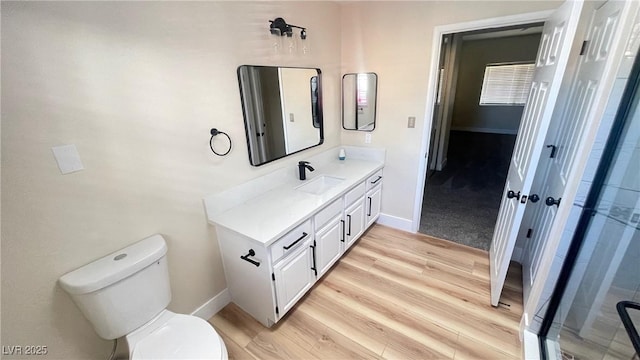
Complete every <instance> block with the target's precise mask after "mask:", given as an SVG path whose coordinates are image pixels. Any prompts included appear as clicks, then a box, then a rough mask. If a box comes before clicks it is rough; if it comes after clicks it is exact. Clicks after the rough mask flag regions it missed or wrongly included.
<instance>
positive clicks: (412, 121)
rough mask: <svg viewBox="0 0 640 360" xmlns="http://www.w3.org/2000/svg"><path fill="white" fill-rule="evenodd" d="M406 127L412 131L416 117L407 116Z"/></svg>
mask: <svg viewBox="0 0 640 360" xmlns="http://www.w3.org/2000/svg"><path fill="white" fill-rule="evenodd" d="M407 127H408V128H410V129H413V128H415V127H416V117H415V116H409V122H408V123H407Z"/></svg>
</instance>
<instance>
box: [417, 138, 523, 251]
mask: <svg viewBox="0 0 640 360" xmlns="http://www.w3.org/2000/svg"><path fill="white" fill-rule="evenodd" d="M515 139H516V136H515V135H503V134H486V133H472V132H466V131H451V134H450V137H449V152H448V160H447V166H446V167H445V169H444V170H442V171H437V172H435V173H434V174H433V175H432V176H431V177H429V178H428V179H427V182H426V186H425V194H424V198H423V201H422V218H421V219H420V230H419V231H420V232H421V233H423V234H427V235H431V236H435V237H438V238H441V239H446V240H450V241H454V242H456V243H459V244H464V245H468V246H472V247H474V248H478V249H483V250H489V246H490V244H491V238H492V236H493V229H494V227H495V223H496V218H497V216H498V210H499V208H500V200H501V199H500V198H501V196H502V191H503V188H504V183H505V181H506V177H507V172H508V170H509V161H510V159H511V153H512V151H513V145H514V143H515Z"/></svg>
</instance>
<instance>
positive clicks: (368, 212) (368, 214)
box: [367, 196, 371, 216]
mask: <svg viewBox="0 0 640 360" xmlns="http://www.w3.org/2000/svg"><path fill="white" fill-rule="evenodd" d="M367 198H368V199H369V211H367V216H371V196H367Z"/></svg>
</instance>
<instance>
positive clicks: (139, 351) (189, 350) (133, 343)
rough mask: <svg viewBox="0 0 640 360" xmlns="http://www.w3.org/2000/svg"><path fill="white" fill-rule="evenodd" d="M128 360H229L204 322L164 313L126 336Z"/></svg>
mask: <svg viewBox="0 0 640 360" xmlns="http://www.w3.org/2000/svg"><path fill="white" fill-rule="evenodd" d="M124 338H125V340H126V342H127V345H128V347H129V359H132V360H134V359H135V360H138V359H227V358H228V354H227V349H226V347H225V345H224V342H223V341H222V339H221V338H220V336H219V335H218V333H217V332H216V331H215V330H214V329H213V327H212V326H211V324H209V323H208V322H206V321H204V320H203V319H201V318H198V317H195V316H191V315H182V314H175V313H172V312H171V311H169V310H165V311H163V312H162V313H160V315H158V316H157V317H156V318H155V319H153V320H152V321H150V322H149V323H148V324H146V325H144V326H142V327H141V328H139V329H137V330H135V331H133V332H132V333H130V334H128V335H126V336H125V337H124Z"/></svg>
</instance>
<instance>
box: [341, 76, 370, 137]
mask: <svg viewBox="0 0 640 360" xmlns="http://www.w3.org/2000/svg"><path fill="white" fill-rule="evenodd" d="M377 87H378V75H376V74H375V73H358V74H345V75H344V76H343V77H342V127H343V128H344V129H345V130H360V131H373V129H375V127H376V96H377V95H376V92H377Z"/></svg>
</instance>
